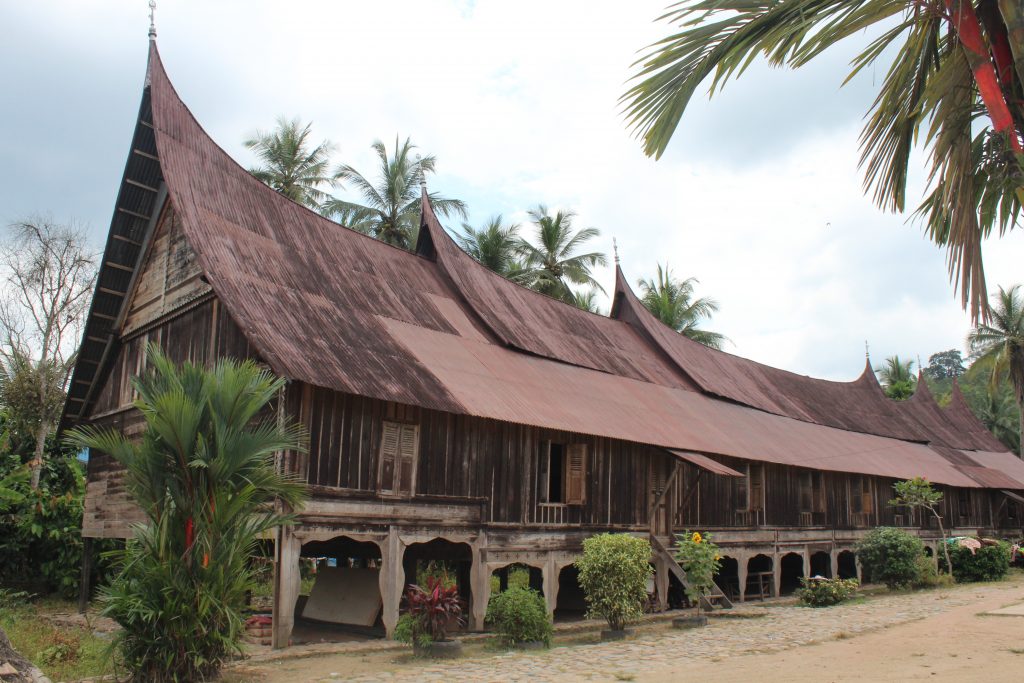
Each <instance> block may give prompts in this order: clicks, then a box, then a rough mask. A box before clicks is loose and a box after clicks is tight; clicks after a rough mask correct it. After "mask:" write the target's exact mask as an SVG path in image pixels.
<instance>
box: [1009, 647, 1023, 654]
mask: <svg viewBox="0 0 1024 683" xmlns="http://www.w3.org/2000/svg"><path fill="white" fill-rule="evenodd" d="M1010 652H1011V653H1012V654H1015V655H1024V647H1011V648H1010Z"/></svg>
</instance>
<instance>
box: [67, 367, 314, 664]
mask: <svg viewBox="0 0 1024 683" xmlns="http://www.w3.org/2000/svg"><path fill="white" fill-rule="evenodd" d="M149 359H150V364H151V369H150V370H149V372H148V373H147V374H146V375H144V376H142V377H136V378H134V379H133V380H132V382H133V385H134V387H135V389H136V391H137V392H138V396H139V398H138V400H137V401H136V403H135V406H136V407H137V408H138V409H139V410H140V411H141V412H142V415H143V417H144V419H145V423H146V429H145V432H144V433H143V434H142V437H141V439H138V440H136V441H133V440H130V439H128V438H126V437H125V436H124V435H122V434H121V433H119V432H116V431H113V430H111V429H109V428H108V429H98V428H95V427H84V428H81V429H79V430H76V431H74V432H71V433H70V434H69V437H68V440H69V441H70V442H71V443H72V444H74V445H76V446H79V447H88V448H91V449H95V450H97V451H102V452H104V453H108V454H110V455H111V456H112V457H114V458H115V459H116V460H117V461H118V462H119V463H121V464H122V465H123V466H124V468H125V470H126V476H125V486H126V488H127V489H128V492H129V493H130V494H131V497H132V499H133V500H134V502H135V504H136V505H138V507H139V509H140V510H141V511H142V513H143V514H144V515H145V518H146V521H145V522H143V523H141V524H139V525H137V526H136V527H135V529H134V538H133V540H131V541H130V542H129V543H128V544H127V545H126V547H125V549H124V550H123V551H122V552H120V554H119V556H118V559H119V560H120V571H119V573H118V574H117V576H116V577H115V578H114V580H113V581H112V583H111V584H110V586H109V587H107V588H105V589H104V590H103V591H102V594H101V600H102V602H103V609H102V612H103V614H104V615H106V616H108V617H110V618H112V619H114V620H115V621H116V622H117V623H119V624H120V625H121V626H122V630H121V631H120V632H119V633H118V635H117V636H116V638H117V640H116V641H115V645H116V647H117V648H118V650H119V654H120V656H121V657H122V659H123V661H124V663H125V665H126V666H127V668H128V670H129V671H130V673H131V675H132V676H133V680H139V681H153V682H155V683H163V682H166V681H196V680H207V679H209V678H211V677H213V676H215V675H216V674H217V672H218V671H219V669H220V668H221V666H222V664H223V663H224V662H225V660H227V659H228V658H230V657H232V656H233V655H236V654H238V653H239V652H240V651H241V647H240V643H241V635H242V632H243V628H244V626H243V621H242V616H241V610H242V608H243V607H244V605H245V594H246V591H247V590H248V589H250V588H251V586H252V585H253V583H254V582H253V576H252V568H251V563H250V562H249V558H250V557H251V556H252V555H253V553H254V551H255V546H256V541H257V539H258V538H259V537H260V536H261V535H263V534H265V533H266V532H268V531H270V530H271V529H273V528H275V527H277V526H279V525H283V524H289V523H291V521H292V517H291V515H289V514H286V513H284V512H282V509H296V508H297V507H298V506H299V505H301V503H302V501H303V499H304V496H305V489H304V486H303V485H302V483H301V482H300V481H299V480H297V479H296V478H294V477H292V476H290V475H287V474H284V473H282V472H280V471H279V470H278V468H277V466H276V465H275V455H276V454H278V453H280V452H282V451H285V450H292V451H297V450H301V449H302V442H303V440H304V439H303V433H302V430H301V428H300V427H299V426H298V425H295V424H293V423H289V422H286V421H283V420H280V419H278V416H274V415H273V414H272V411H270V410H269V409H268V408H269V406H270V404H271V402H272V401H273V400H274V399H275V397H278V396H279V394H280V392H281V390H282V388H283V387H284V380H283V379H279V378H276V377H274V376H273V375H272V374H270V373H269V372H267V371H265V370H263V369H261V368H260V367H258V366H257V365H256V364H255V363H253V362H252V361H245V362H237V361H233V360H222V361H219V362H218V363H217V365H216V366H215V367H214V368H213V369H210V370H207V369H204V368H202V367H199V366H196V365H193V364H191V363H185V364H183V365H181V366H180V367H179V366H176V365H175V364H174V363H172V362H171V361H170V360H169V359H168V358H167V357H166V356H165V355H163V354H162V353H161V352H160V351H159V349H157V348H155V347H151V348H150V350H149ZM278 501H279V502H280V503H281V504H283V506H286V507H283V506H282V505H278V504H277V502H278Z"/></svg>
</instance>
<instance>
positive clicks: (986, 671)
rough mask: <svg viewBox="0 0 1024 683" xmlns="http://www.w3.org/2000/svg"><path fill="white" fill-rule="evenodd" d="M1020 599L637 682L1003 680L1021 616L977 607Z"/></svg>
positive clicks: (1022, 639)
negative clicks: (708, 679)
mask: <svg viewBox="0 0 1024 683" xmlns="http://www.w3.org/2000/svg"><path fill="white" fill-rule="evenodd" d="M1008 599H1010V600H1008ZM1013 599H1016V600H1017V601H1019V600H1021V599H1024V591H1021V590H1008V591H1005V592H1004V591H999V592H996V593H995V594H991V593H990V594H988V595H984V594H982V595H979V601H978V602H977V603H976V604H968V605H964V606H962V607H956V608H954V609H952V610H950V611H949V612H945V613H943V614H939V615H937V616H934V617H928V618H925V619H921V620H918V621H913V622H910V623H907V624H902V625H899V626H892V627H890V628H886V629H882V630H880V631H875V632H873V633H868V634H864V635H860V636H856V637H853V638H849V639H841V640H832V641H828V642H823V643H820V644H816V645H806V646H803V647H798V648H792V649H789V650H785V651H783V652H776V653H771V654H759V655H751V656H745V657H733V658H730V659H728V660H722V661H719V662H710V661H697V662H690V663H688V664H687V665H686V666H685V668H684V667H680V668H678V669H675V670H671V671H663V672H657V673H653V674H641V675H638V676H637V677H636V680H637V681H650V682H654V681H659V682H662V681H664V682H667V681H678V680H681V674H682V673H684V672H685V677H686V678H687V679H690V678H691V677H693V679H694V680H700V678H701V677H703V676H708V677H713V678H714V680H715V681H717V682H721V683H726V682H730V681H737V682H738V681H743V682H744V683H749V682H750V681H815V682H821V681H923V680H929V681H1009V680H1013V679H1018V678H1020V676H1021V673H1020V672H1021V671H1022V670H1024V616H1018V617H1011V616H985V615H981V614H980V613H981V612H985V611H989V610H992V609H996V608H999V607H1003V606H1004V605H1006V603H1007V602H1008V601H1012V600H1013Z"/></svg>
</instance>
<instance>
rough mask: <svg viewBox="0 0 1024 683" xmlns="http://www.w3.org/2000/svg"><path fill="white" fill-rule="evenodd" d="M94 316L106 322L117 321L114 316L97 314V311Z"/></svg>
mask: <svg viewBox="0 0 1024 683" xmlns="http://www.w3.org/2000/svg"><path fill="white" fill-rule="evenodd" d="M93 315H94V316H96V317H97V318H103V319H104V320H117V318H115V317H114V316H112V315H107V314H106V313H96V312H95V311H93Z"/></svg>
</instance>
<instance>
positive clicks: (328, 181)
mask: <svg viewBox="0 0 1024 683" xmlns="http://www.w3.org/2000/svg"><path fill="white" fill-rule="evenodd" d="M312 125H313V124H311V123H307V124H305V125H303V124H302V121H301V120H299V119H297V118H296V119H292V120H291V121H289V120H288V119H286V118H284V117H283V116H281V117H278V119H277V128H275V129H274V130H273V131H270V132H262V131H256V133H254V134H253V136H252V137H250V138H249V139H248V140H246V141H245V142H244V143H243V144H244V145H245V146H246V147H247V148H249V149H251V150H253V151H254V152H255V153H256V156H257V158H259V160H260V162H262V163H261V165H260V166H254V167H253V168H250V169H249V172H250V173H252V174H253V175H254V176H256V178H258V179H259V180H261V181H263V182H264V183H266V184H267V185H269V186H270V187H271V188H273V189H274V190H277V191H278V192H280V193H281V194H283V195H284V196H285V197H288V199H291V200H292V201H295V202H298V203H299V204H302V205H303V206H307V207H309V208H311V209H313V210H314V211H319V210H320V208H321V205H322V204H323V202H325V201H327V200H328V199H329V198H330V195H328V194H327V193H326V192H325V191H323V190H322V189H321V188H323V187H324V186H327V187H330V186H333V185H334V179H333V178H332V177H331V176H330V174H329V173H328V167H329V165H330V161H331V159H330V156H331V152H332V151H333V150H334V145H332V144H331V143H330V142H329V141H327V140H324V141H323V142H321V143H320V144H319V145H316V146H315V147H314V146H313V145H312V142H310V139H309V137H310V135H312Z"/></svg>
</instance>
